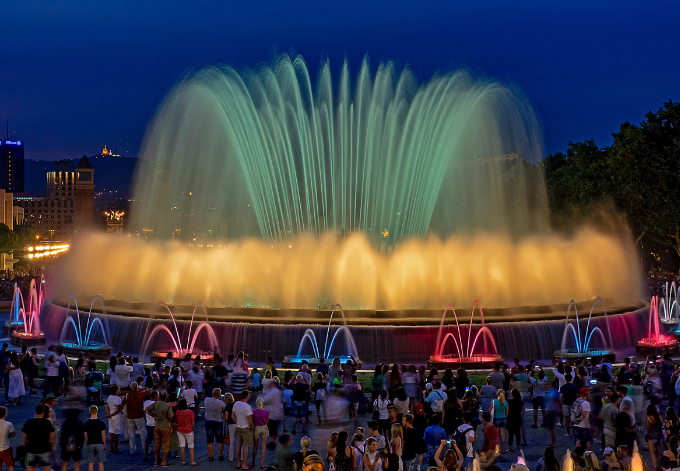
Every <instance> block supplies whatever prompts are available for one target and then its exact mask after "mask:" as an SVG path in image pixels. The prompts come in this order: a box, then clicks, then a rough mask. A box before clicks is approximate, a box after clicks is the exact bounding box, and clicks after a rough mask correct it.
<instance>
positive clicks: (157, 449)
mask: <svg viewBox="0 0 680 471" xmlns="http://www.w3.org/2000/svg"><path fill="white" fill-rule="evenodd" d="M167 400H168V394H167V393H166V392H164V393H162V394H161V395H160V397H159V398H158V400H157V401H156V402H154V403H153V404H150V405H149V406H148V407H147V408H146V409H145V410H146V413H147V414H149V415H150V416H152V417H153V418H154V420H155V422H156V426H155V428H154V440H155V443H154V447H153V451H154V456H155V459H156V464H160V465H161V466H168V461H167V459H166V457H167V454H168V451H169V450H170V434H171V433H172V426H171V424H170V423H171V421H172V418H173V417H174V416H175V413H174V412H173V411H172V408H171V407H170V405H169V404H168V403H167ZM161 450H162V451H161Z"/></svg>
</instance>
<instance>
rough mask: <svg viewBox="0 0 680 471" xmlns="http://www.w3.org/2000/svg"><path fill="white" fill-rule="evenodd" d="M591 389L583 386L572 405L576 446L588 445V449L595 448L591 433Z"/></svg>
mask: <svg viewBox="0 0 680 471" xmlns="http://www.w3.org/2000/svg"><path fill="white" fill-rule="evenodd" d="M589 396H590V389H588V388H581V391H580V393H579V397H578V398H577V399H575V400H574V403H573V404H572V406H571V422H572V424H573V425H574V434H575V435H576V446H581V447H586V448H587V450H588V451H591V450H592V449H593V437H592V435H591V434H590V420H589V419H590V409H591V407H590V402H589V401H588V398H589Z"/></svg>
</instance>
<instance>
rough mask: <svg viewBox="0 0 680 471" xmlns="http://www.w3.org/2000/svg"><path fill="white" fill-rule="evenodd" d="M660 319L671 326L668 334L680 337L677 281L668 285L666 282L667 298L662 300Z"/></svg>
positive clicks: (679, 305)
mask: <svg viewBox="0 0 680 471" xmlns="http://www.w3.org/2000/svg"><path fill="white" fill-rule="evenodd" d="M660 304H661V309H659V319H661V322H662V323H664V324H666V325H668V326H669V330H668V333H670V334H674V335H680V304H678V286H676V284H675V281H674V282H672V283H671V284H670V286H669V285H668V282H666V296H664V297H663V298H661V303H660Z"/></svg>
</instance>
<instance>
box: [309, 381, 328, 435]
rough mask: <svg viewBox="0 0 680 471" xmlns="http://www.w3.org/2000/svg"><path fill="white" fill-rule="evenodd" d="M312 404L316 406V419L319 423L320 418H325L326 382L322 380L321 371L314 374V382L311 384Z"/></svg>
mask: <svg viewBox="0 0 680 471" xmlns="http://www.w3.org/2000/svg"><path fill="white" fill-rule="evenodd" d="M312 394H313V397H314V405H315V406H316V419H317V420H318V422H319V425H321V420H322V418H323V420H326V407H325V406H326V382H325V381H324V380H323V373H321V372H319V373H317V374H316V382H315V383H314V386H312Z"/></svg>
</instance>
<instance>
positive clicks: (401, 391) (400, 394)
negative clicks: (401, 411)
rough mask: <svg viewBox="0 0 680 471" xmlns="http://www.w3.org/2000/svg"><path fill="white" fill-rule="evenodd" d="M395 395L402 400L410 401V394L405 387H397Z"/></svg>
mask: <svg viewBox="0 0 680 471" xmlns="http://www.w3.org/2000/svg"><path fill="white" fill-rule="evenodd" d="M395 395H396V396H397V399H399V400H400V401H408V395H407V394H406V390H405V389H404V388H399V389H397V393H396V394H395Z"/></svg>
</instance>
